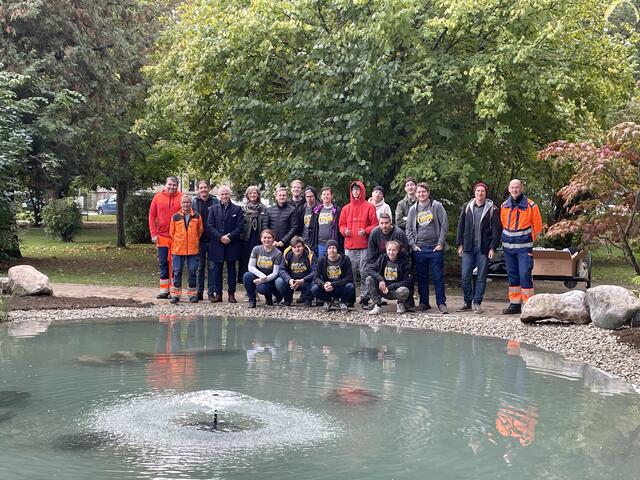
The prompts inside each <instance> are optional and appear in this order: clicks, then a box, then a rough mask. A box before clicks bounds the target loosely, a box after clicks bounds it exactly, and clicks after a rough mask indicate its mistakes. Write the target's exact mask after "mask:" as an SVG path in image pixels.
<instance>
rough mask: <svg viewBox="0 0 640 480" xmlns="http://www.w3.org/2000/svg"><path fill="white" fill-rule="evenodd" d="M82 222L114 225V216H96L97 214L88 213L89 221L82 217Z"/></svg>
mask: <svg viewBox="0 0 640 480" xmlns="http://www.w3.org/2000/svg"><path fill="white" fill-rule="evenodd" d="M82 220H83V221H84V222H100V223H116V216H115V215H98V214H97V213H90V214H89V219H88V220H87V218H86V217H85V216H84V215H83V216H82Z"/></svg>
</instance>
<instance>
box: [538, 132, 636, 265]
mask: <svg viewBox="0 0 640 480" xmlns="http://www.w3.org/2000/svg"><path fill="white" fill-rule="evenodd" d="M538 159H539V160H545V161H546V160H549V161H553V162H556V163H557V164H564V163H567V162H571V163H572V164H574V165H575V173H574V174H573V176H572V177H571V180H570V181H569V183H568V185H566V186H564V187H562V188H561V189H560V190H559V191H558V192H557V194H558V196H559V197H560V198H561V199H562V200H563V201H564V206H565V207H566V208H567V209H568V211H569V213H570V214H571V217H570V218H567V219H564V220H560V221H559V222H557V223H555V224H554V225H552V226H551V227H550V228H549V230H548V232H547V235H548V236H551V237H553V236H564V235H568V234H580V235H581V236H582V239H583V240H584V241H585V243H607V244H610V245H612V246H614V247H617V248H620V249H621V250H622V251H623V252H624V256H625V258H626V260H627V261H628V262H629V264H630V265H631V266H632V267H633V269H634V271H635V273H636V275H640V265H639V262H638V258H637V256H638V253H637V250H638V242H639V241H640V125H638V124H636V123H633V122H624V123H620V124H618V125H616V126H615V127H613V128H612V129H611V130H610V131H609V132H608V133H607V135H606V138H605V140H604V143H603V145H602V146H596V145H594V144H593V143H591V142H582V143H570V142H566V141H564V140H558V141H556V142H553V143H551V144H549V145H548V146H547V147H546V148H545V149H544V150H541V151H540V152H538ZM634 250H636V251H635V252H634Z"/></svg>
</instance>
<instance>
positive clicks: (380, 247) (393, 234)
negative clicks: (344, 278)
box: [367, 225, 411, 264]
mask: <svg viewBox="0 0 640 480" xmlns="http://www.w3.org/2000/svg"><path fill="white" fill-rule="evenodd" d="M389 240H395V241H397V242H399V243H400V246H401V247H402V250H401V251H400V255H402V256H406V257H409V255H410V254H411V247H410V246H409V239H408V238H407V234H406V233H404V231H403V230H402V229H401V228H399V227H396V226H395V225H393V230H391V231H390V232H389V234H388V235H385V234H384V233H383V232H382V229H381V228H380V226H377V227H376V228H374V229H373V230H372V231H371V235H369V244H368V245H367V263H371V264H373V263H375V262H376V261H377V260H378V258H380V257H381V256H382V255H384V253H385V252H386V245H387V242H388V241H389Z"/></svg>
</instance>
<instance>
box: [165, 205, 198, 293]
mask: <svg viewBox="0 0 640 480" xmlns="http://www.w3.org/2000/svg"><path fill="white" fill-rule="evenodd" d="M203 231H204V227H203V225H202V217H201V216H200V214H199V213H198V212H195V211H193V209H192V208H191V197H189V196H186V195H185V196H183V197H182V199H181V200H180V211H179V212H178V213H175V214H174V215H173V216H172V217H171V224H170V226H169V236H170V237H171V243H172V246H171V255H172V257H171V258H172V261H171V263H172V265H173V285H172V286H171V303H178V302H179V301H180V297H181V296H182V267H183V266H184V265H185V264H186V265H187V270H188V271H189V288H188V289H187V297H189V301H190V302H191V303H196V302H197V301H198V296H197V284H196V280H197V273H198V254H199V249H200V236H201V235H202V232H203Z"/></svg>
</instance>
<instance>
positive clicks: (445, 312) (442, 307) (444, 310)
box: [438, 303, 449, 315]
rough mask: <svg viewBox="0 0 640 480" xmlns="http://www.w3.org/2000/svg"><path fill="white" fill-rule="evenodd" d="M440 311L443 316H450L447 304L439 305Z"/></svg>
mask: <svg viewBox="0 0 640 480" xmlns="http://www.w3.org/2000/svg"><path fill="white" fill-rule="evenodd" d="M438 311H439V312H440V313H441V314H443V315H449V309H448V308H447V304H446V303H440V304H438Z"/></svg>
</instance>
